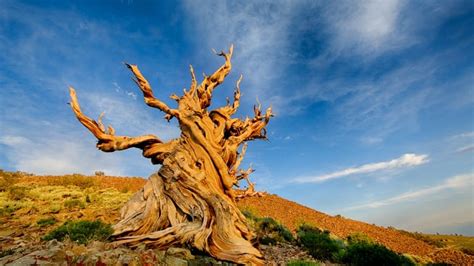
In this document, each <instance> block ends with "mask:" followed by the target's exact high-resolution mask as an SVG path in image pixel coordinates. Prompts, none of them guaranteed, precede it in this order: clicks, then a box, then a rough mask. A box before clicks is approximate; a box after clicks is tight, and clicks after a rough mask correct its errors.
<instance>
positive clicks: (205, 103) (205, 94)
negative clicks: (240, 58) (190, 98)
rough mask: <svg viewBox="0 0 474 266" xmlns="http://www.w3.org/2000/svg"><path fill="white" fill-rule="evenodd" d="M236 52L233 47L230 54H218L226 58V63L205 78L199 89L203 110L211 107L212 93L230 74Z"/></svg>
mask: <svg viewBox="0 0 474 266" xmlns="http://www.w3.org/2000/svg"><path fill="white" fill-rule="evenodd" d="M233 51H234V46H233V45H231V46H230V48H229V53H225V52H224V51H222V52H220V53H217V55H219V56H223V57H224V58H225V63H224V65H222V66H221V67H220V68H219V69H218V70H217V71H216V72H214V73H213V74H212V75H210V76H205V77H204V80H203V81H202V83H201V84H200V85H199V87H198V88H197V92H198V97H199V100H200V102H201V108H202V109H205V108H207V107H209V105H211V97H212V91H213V90H214V89H215V88H216V87H217V86H218V85H219V84H221V83H222V82H223V81H224V78H225V77H226V76H227V75H228V74H229V72H230V70H231V68H232V64H231V62H230V59H231V58H232V53H233Z"/></svg>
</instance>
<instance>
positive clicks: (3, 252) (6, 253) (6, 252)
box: [0, 249, 15, 258]
mask: <svg viewBox="0 0 474 266" xmlns="http://www.w3.org/2000/svg"><path fill="white" fill-rule="evenodd" d="M13 254H15V251H14V250H13V249H5V250H1V251H0V258H3V257H6V256H9V255H13Z"/></svg>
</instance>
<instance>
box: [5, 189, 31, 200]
mask: <svg viewBox="0 0 474 266" xmlns="http://www.w3.org/2000/svg"><path fill="white" fill-rule="evenodd" d="M7 192H8V194H7V197H8V199H10V200H22V199H25V198H28V197H29V193H28V189H27V188H26V187H20V186H11V187H9V188H8V189H7Z"/></svg>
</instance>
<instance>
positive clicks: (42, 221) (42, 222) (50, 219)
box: [36, 217, 58, 227]
mask: <svg viewBox="0 0 474 266" xmlns="http://www.w3.org/2000/svg"><path fill="white" fill-rule="evenodd" d="M57 221H58V220H56V218H54V217H48V218H43V219H40V220H38V221H37V222H36V224H37V225H38V226H39V227H45V226H48V225H53V224H55V223H56V222H57Z"/></svg>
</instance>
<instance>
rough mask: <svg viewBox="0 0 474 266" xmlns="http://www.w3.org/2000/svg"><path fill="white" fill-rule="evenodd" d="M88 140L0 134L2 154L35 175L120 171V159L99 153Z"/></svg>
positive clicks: (111, 172) (118, 172)
mask: <svg viewBox="0 0 474 266" xmlns="http://www.w3.org/2000/svg"><path fill="white" fill-rule="evenodd" d="M92 139H93V138H90V139H80V138H78V137H77V136H73V135H71V136H70V137H69V138H58V136H54V137H53V136H51V135H50V136H48V138H40V139H34V140H31V139H27V138H25V137H23V136H10V135H7V136H2V137H1V138H0V143H2V144H5V145H7V146H8V147H7V151H6V153H5V154H6V156H7V158H8V159H9V161H11V165H12V166H13V167H14V168H15V169H17V170H21V171H26V172H32V173H35V174H68V173H84V174H92V173H93V172H94V171H95V170H102V171H104V172H106V173H107V174H113V175H122V174H124V168H123V165H124V164H123V161H122V159H123V158H120V157H118V156H108V155H107V154H101V153H100V152H97V151H96V149H95V147H94V146H95V145H94V142H92V141H89V140H92Z"/></svg>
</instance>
